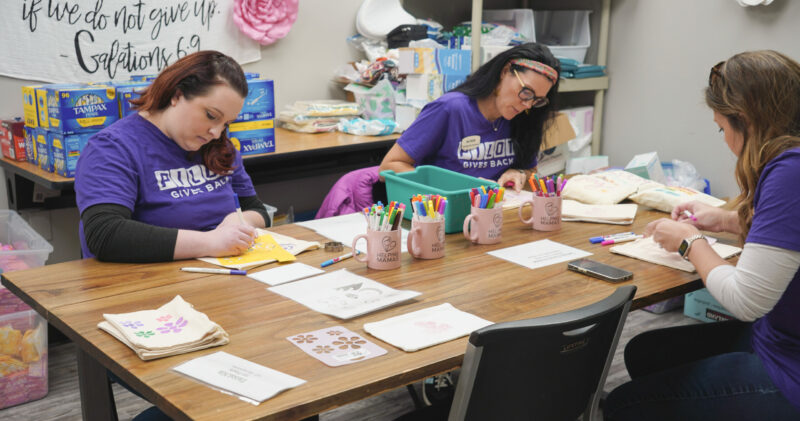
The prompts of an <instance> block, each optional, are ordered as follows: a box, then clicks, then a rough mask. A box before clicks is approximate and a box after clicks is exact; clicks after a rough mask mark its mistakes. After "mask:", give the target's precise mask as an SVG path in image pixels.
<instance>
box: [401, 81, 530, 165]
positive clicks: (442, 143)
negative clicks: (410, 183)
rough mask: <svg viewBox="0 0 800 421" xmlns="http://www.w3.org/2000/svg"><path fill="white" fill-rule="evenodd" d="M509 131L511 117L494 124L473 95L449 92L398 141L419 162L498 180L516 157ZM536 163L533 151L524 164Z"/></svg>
mask: <svg viewBox="0 0 800 421" xmlns="http://www.w3.org/2000/svg"><path fill="white" fill-rule="evenodd" d="M510 133H511V123H510V122H509V121H508V120H506V119H504V118H502V117H500V118H499V119H498V120H497V121H496V122H495V123H494V126H493V125H492V123H491V122H489V121H488V120H486V117H484V116H483V114H481V112H480V110H479V109H478V104H477V103H476V102H475V100H474V99H472V98H470V97H468V96H466V95H464V94H463V93H461V92H448V93H446V94H444V95H442V96H441V97H439V98H438V99H437V100H435V101H433V102H431V103H429V104H428V105H426V106H425V108H423V109H422V111H421V112H420V113H419V116H418V117H417V119H416V120H414V124H412V125H411V127H409V128H408V130H406V131H405V132H403V135H402V136H400V139H398V140H397V143H398V144H399V145H400V147H401V148H403V150H404V151H406V153H407V154H408V155H409V156H411V158H413V159H414V162H415V163H416V165H435V166H437V167H441V168H445V169H448V170H451V171H456V172H459V173H462V174H467V175H471V176H474V177H483V178H488V179H490V180H497V179H498V178H500V176H501V175H502V174H503V172H505V171H506V170H507V169H509V168H511V164H513V163H514V160H515V154H514V147H513V146H512V144H511V134H510ZM535 166H536V156H535V154H534V156H533V159H532V162H530V163H528V164H526V165H524V167H525V168H533V167H535Z"/></svg>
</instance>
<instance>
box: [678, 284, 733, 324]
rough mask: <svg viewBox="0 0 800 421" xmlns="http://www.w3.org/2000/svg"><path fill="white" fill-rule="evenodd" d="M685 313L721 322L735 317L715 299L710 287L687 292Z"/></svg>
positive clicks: (707, 320) (705, 319) (694, 317)
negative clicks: (709, 290) (709, 289)
mask: <svg viewBox="0 0 800 421" xmlns="http://www.w3.org/2000/svg"><path fill="white" fill-rule="evenodd" d="M683 314H684V315H686V316H689V317H691V318H693V319H697V320H700V321H703V322H719V321H723V320H732V319H735V317H733V315H732V314H731V313H729V312H728V310H725V307H723V306H722V304H720V303H719V301H717V300H715V299H714V297H713V296H712V295H711V293H710V292H708V289H706V288H703V289H698V290H697V291H693V292H689V293H686V296H685V299H684V302H683Z"/></svg>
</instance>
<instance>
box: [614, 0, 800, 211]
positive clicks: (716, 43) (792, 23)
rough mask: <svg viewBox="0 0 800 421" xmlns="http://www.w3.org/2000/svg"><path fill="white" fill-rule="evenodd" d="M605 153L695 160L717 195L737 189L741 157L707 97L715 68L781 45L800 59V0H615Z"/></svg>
mask: <svg viewBox="0 0 800 421" xmlns="http://www.w3.org/2000/svg"><path fill="white" fill-rule="evenodd" d="M611 6H612V11H611V29H610V33H609V48H608V58H609V61H608V68H609V75H610V86H609V89H608V95H607V96H606V102H605V105H606V108H605V115H604V128H603V145H602V153H603V154H605V155H608V156H609V160H610V163H611V164H612V165H625V164H626V163H627V162H628V160H629V159H630V158H631V157H632V156H633V155H634V154H636V153H643V152H650V151H657V152H658V156H659V158H660V159H661V161H662V162H668V161H671V160H673V159H680V160H684V161H689V162H692V163H693V164H694V165H695V166H696V167H697V169H698V171H699V173H700V175H701V176H702V177H704V178H708V179H709V181H710V182H711V192H712V194H714V195H715V196H727V197H731V198H733V197H735V196H736V195H737V194H738V192H739V189H738V187H737V185H736V181H735V179H734V176H733V169H734V164H735V162H736V161H735V157H734V156H733V154H732V153H731V152H730V151H729V149H728V148H727V146H726V145H725V142H724V140H723V136H722V133H718V127H717V125H716V124H715V123H714V122H713V121H712V120H711V119H712V113H711V111H710V110H709V109H708V107H706V105H705V102H704V99H703V89H704V88H705V86H706V85H707V84H708V73H709V70H710V68H711V67H712V66H713V65H715V64H716V63H718V62H720V61H722V60H724V59H726V58H728V57H730V56H731V55H733V54H735V53H737V52H741V51H745V50H756V49H774V50H777V51H780V52H782V53H784V54H787V55H789V56H790V57H792V58H794V59H795V60H800V44H798V42H797V39H798V34H800V33H799V32H798V24H799V23H800V2H798V1H790V0H775V1H774V2H773V3H772V4H771V5H769V6H758V7H748V8H743V7H741V6H739V5H738V4H737V2H736V1H735V0H702V1H697V0H669V1H662V0H658V1H657V0H612V2H611Z"/></svg>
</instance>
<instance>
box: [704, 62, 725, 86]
mask: <svg viewBox="0 0 800 421" xmlns="http://www.w3.org/2000/svg"><path fill="white" fill-rule="evenodd" d="M724 64H725V61H720V62H719V63H717V64H716V65H714V67H712V68H711V73H709V74H708V86H709V87H711V86H713V85H714V82H716V81H717V80H718V79H719V80H722V72H721V71H720V69H722V66H723V65H724Z"/></svg>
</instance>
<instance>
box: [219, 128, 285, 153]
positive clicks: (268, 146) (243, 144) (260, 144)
mask: <svg viewBox="0 0 800 421" xmlns="http://www.w3.org/2000/svg"><path fill="white" fill-rule="evenodd" d="M228 138H229V139H230V140H231V142H233V145H234V146H235V147H236V149H237V150H239V151H240V152H241V153H242V155H255V154H260V153H269V152H275V120H257V121H241V122H236V123H233V124H231V125H230V127H228Z"/></svg>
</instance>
